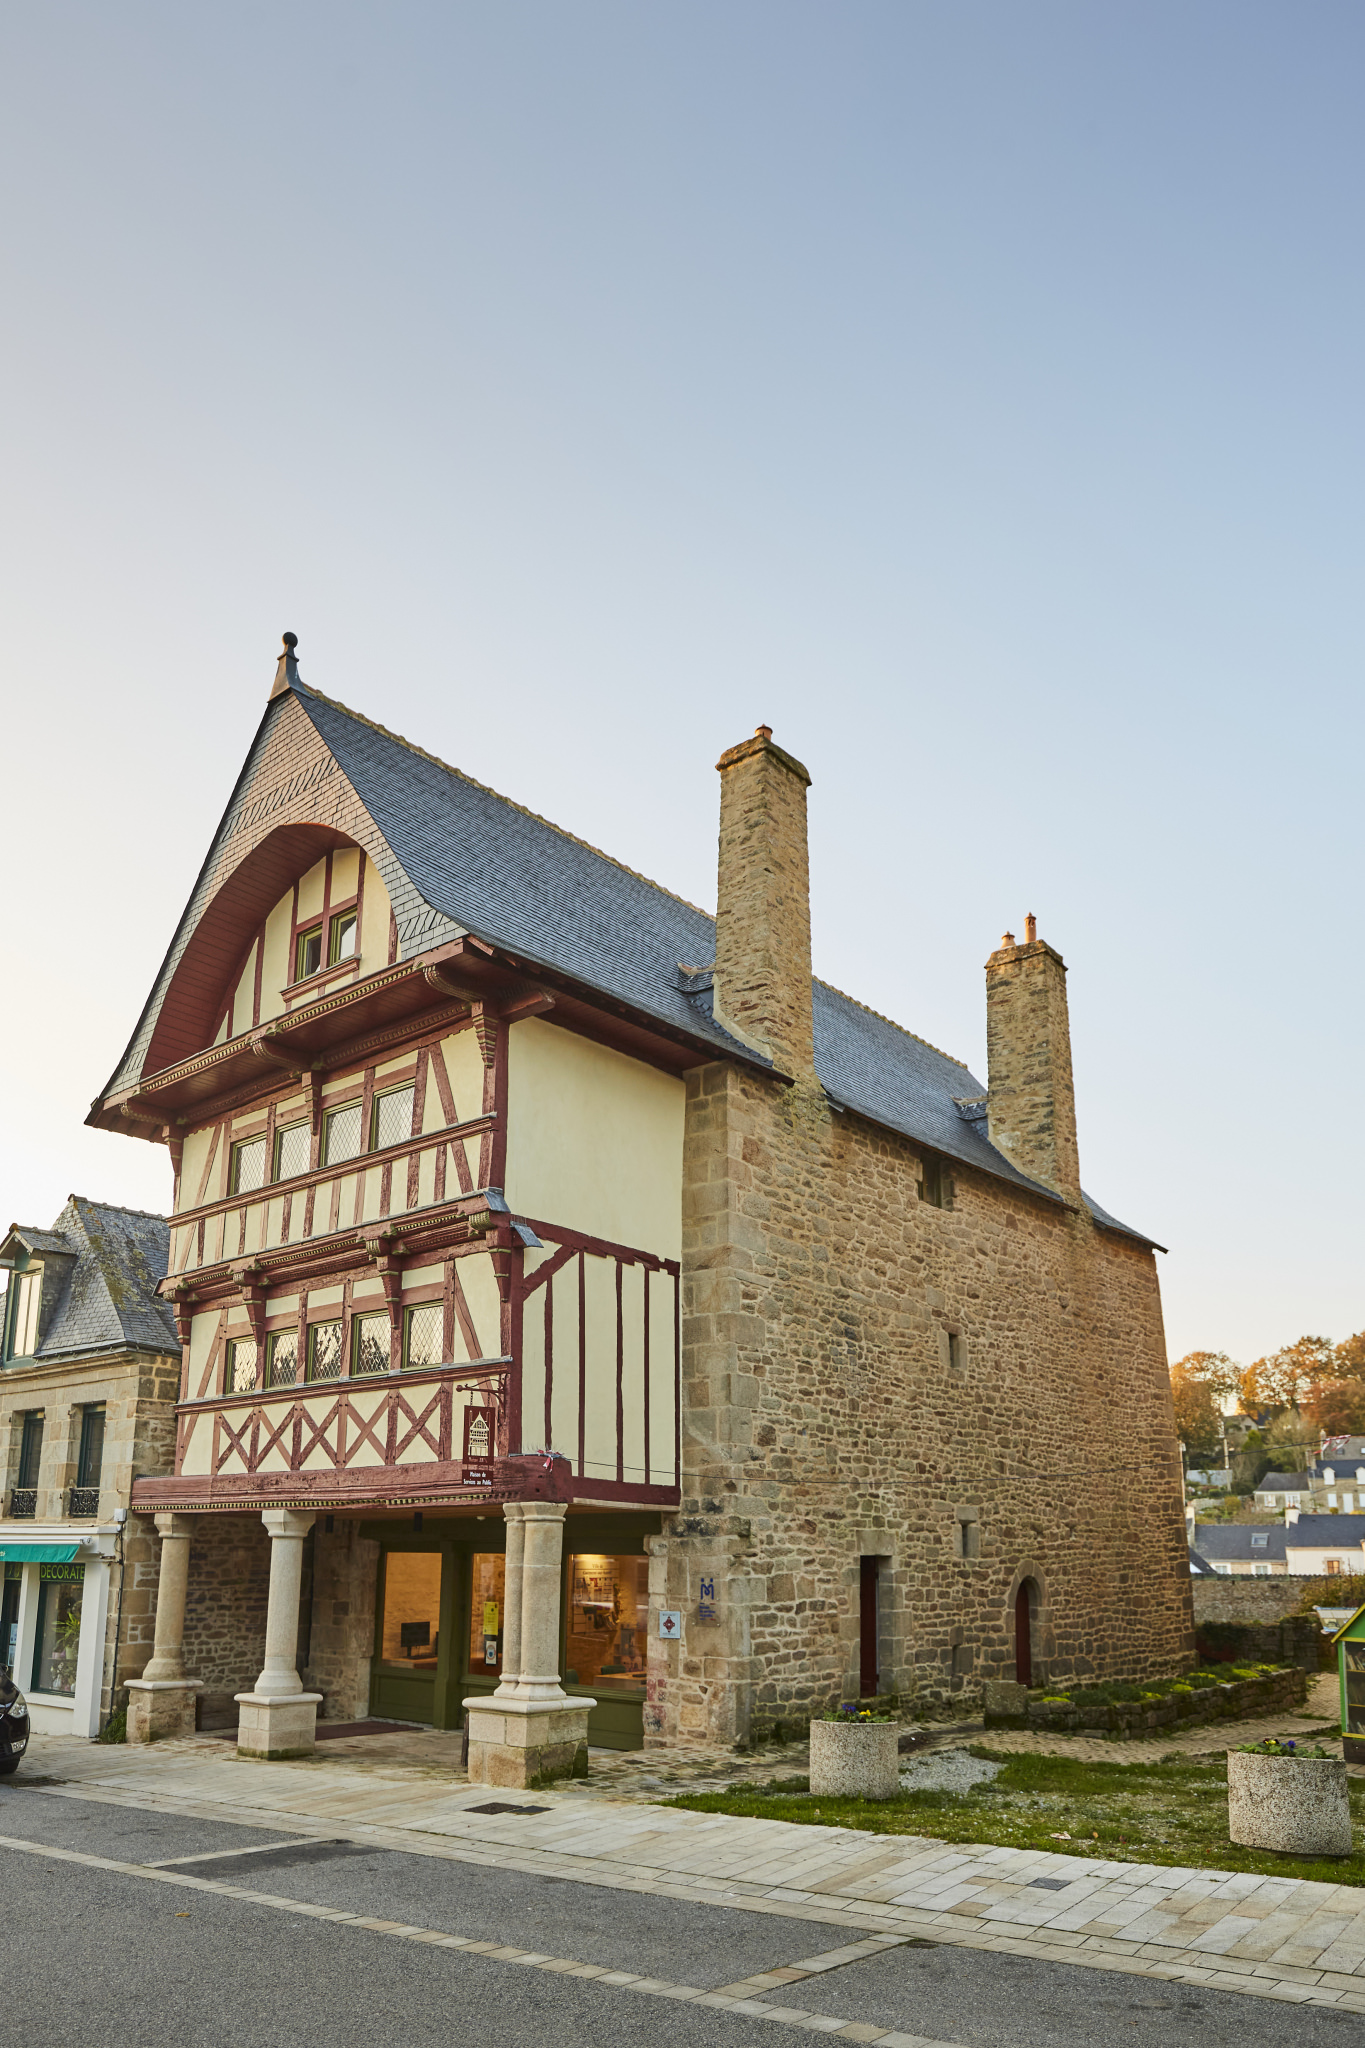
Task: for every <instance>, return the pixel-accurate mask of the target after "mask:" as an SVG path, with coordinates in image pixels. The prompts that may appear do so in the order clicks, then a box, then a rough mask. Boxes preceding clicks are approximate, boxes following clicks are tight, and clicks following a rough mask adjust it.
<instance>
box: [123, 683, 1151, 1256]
mask: <svg viewBox="0 0 1365 2048" xmlns="http://www.w3.org/2000/svg"><path fill="white" fill-rule="evenodd" d="M290 684H291V690H292V694H293V695H294V697H295V698H296V700H297V702H298V704H299V705H300V706H301V707H302V708H303V710H304V711H305V712H306V714H307V716H308V718H309V719H310V720H311V721H312V723H313V725H314V726H315V727H316V729H317V731H318V733H319V735H320V737H321V738H322V740H323V741H324V742H325V744H326V746H327V747H328V748H329V750H330V752H331V753H332V755H333V757H334V758H335V760H336V761H337V763H338V765H339V766H340V768H341V769H342V771H343V773H344V774H345V775H346V777H347V779H348V780H349V782H350V784H351V786H352V788H353V789H354V790H355V792H356V795H357V796H358V797H359V799H360V801H361V803H362V804H363V805H364V806H365V809H366V810H367V811H368V813H369V815H370V817H371V818H372V819H373V821H374V823H375V825H376V827H377V828H378V830H379V832H380V833H381V834H382V836H383V839H384V841H385V842H386V844H387V847H388V848H389V850H390V852H391V853H392V855H393V858H394V859H395V860H396V862H397V863H398V865H399V867H400V868H401V870H402V872H403V875H404V876H406V878H407V880H408V882H409V883H410V884H411V886H412V887H413V889H415V890H416V892H417V894H418V896H419V897H420V899H421V901H422V902H424V903H425V904H426V905H427V906H429V914H428V915H427V916H426V918H425V919H424V920H423V923H422V927H421V936H420V938H419V939H418V941H417V943H416V944H415V945H414V944H412V943H411V942H410V941H408V940H405V942H404V947H403V950H404V952H405V954H406V953H408V952H411V951H424V950H426V948H427V947H429V946H431V945H433V944H436V943H438V942H439V941H440V939H442V938H444V937H446V936H449V935H451V934H452V933H457V932H467V933H470V934H472V935H473V936H474V937H476V938H479V939H482V940H484V941H485V942H486V943H488V944H490V945H493V946H496V947H498V948H499V949H501V950H502V951H504V952H507V953H511V954H513V955H515V956H516V957H517V958H518V959H521V960H524V961H526V962H527V963H528V964H529V965H531V966H539V967H542V968H547V969H554V970H556V971H558V972H560V973H562V974H565V975H568V976H571V977H572V978H573V979H574V980H575V981H577V982H579V983H580V984H583V985H585V986H586V987H588V988H590V989H592V990H595V991H597V992H598V993H600V994H602V995H605V996H608V997H612V998H615V999H616V1000H617V1001H619V1002H623V1003H626V1004H629V1005H630V1006H631V1007H632V1008H633V1009H635V1010H637V1011H639V1012H641V1013H643V1014H644V1015H645V1016H647V1017H654V1018H657V1019H659V1020H660V1021H661V1022H663V1023H665V1024H668V1025H671V1026H673V1027H674V1028H675V1029H678V1030H681V1031H684V1032H687V1033H688V1034H690V1036H691V1037H692V1038H693V1039H695V1040H699V1041H701V1043H703V1044H711V1045H714V1046H715V1047H716V1049H717V1051H719V1052H724V1053H729V1054H731V1055H732V1056H734V1055H738V1056H739V1057H742V1058H744V1059H746V1060H749V1061H753V1060H755V1059H756V1058H757V1059H758V1060H759V1064H762V1065H767V1064H768V1062H767V1061H764V1060H762V1059H761V1058H760V1056H757V1055H755V1054H754V1053H753V1052H752V1051H751V1050H750V1049H749V1048H747V1047H743V1046H741V1045H740V1044H739V1043H738V1042H737V1041H736V1040H735V1039H734V1038H733V1037H732V1036H731V1035H730V1034H729V1033H728V1032H727V1031H726V1030H725V1029H724V1028H723V1027H722V1026H721V1025H719V1024H718V1023H717V1022H716V1020H715V1017H714V1016H713V1014H712V1006H711V993H710V974H709V969H710V967H711V964H712V962H713V961H714V959H715V921H714V919H712V918H710V917H708V916H707V915H706V913H705V911H702V910H699V909H697V907H696V906H695V905H694V904H691V903H687V902H684V901H683V899H682V898H681V897H679V896H675V895H673V894H672V893H671V892H670V891H669V890H667V889H663V888H660V887H659V885H658V884H657V883H654V882H650V881H647V880H646V879H645V877H644V876H643V875H638V874H636V873H635V872H634V871H633V870H632V869H630V868H627V867H625V866H623V865H622V863H621V862H619V861H616V860H613V859H612V858H611V857H610V856H609V855H607V854H604V853H601V852H599V851H598V850H597V849H596V848H595V847H592V846H589V845H587V844H586V842H585V841H583V840H581V839H578V838H575V837H574V835H573V834H572V833H569V832H565V831H562V830H561V829H560V828H559V827H558V826H556V825H552V824H551V823H550V822H549V821H548V820H547V819H545V818H541V817H538V816H537V815H536V814H535V813H534V812H533V811H528V810H526V809H524V808H523V807H522V806H521V805H520V804H516V803H512V802H511V801H509V799H508V798H506V797H503V796H499V795H498V794H497V792H496V791H495V790H491V789H488V788H486V787H485V786H484V785H483V784H482V783H479V782H475V781H474V780H473V778H472V777H471V776H468V775H465V774H463V773H462V772H461V771H460V770H459V769H457V768H451V767H449V766H447V765H446V763H444V762H442V761H438V760H437V759H436V758H435V757H434V756H433V755H431V754H428V753H425V752H424V751H423V750H422V749H421V748H420V747H416V746H414V745H413V744H412V743H411V742H410V741H408V740H404V739H401V738H400V737H399V736H398V735H397V734H394V733H391V732H388V731H386V730H385V728H384V727H383V726H380V725H376V724H375V723H374V722H373V721H372V720H370V719H367V718H364V717H362V716H361V715H360V714H359V713H357V712H354V711H351V710H349V709H348V708H347V707H346V706H345V705H344V704H338V703H337V702H336V701H335V700H334V699H332V698H330V697H327V696H324V695H323V694H322V692H321V691H318V690H314V689H311V688H310V687H309V686H308V685H307V684H305V683H304V682H303V681H302V680H301V679H297V677H296V672H295V673H294V674H293V675H291V678H290ZM275 701H276V703H278V702H280V701H283V700H282V699H277V700H275ZM270 709H271V711H272V712H273V711H274V709H275V704H272V706H271V707H270ZM268 719H269V713H268V714H267V723H268ZM265 729H266V728H265V727H263V728H262V732H264V731H265ZM259 737H260V736H259V735H258V740H259ZM391 893H392V892H391ZM412 929H414V930H415V929H417V927H415V926H414V927H413V928H412ZM174 952H175V946H174V945H173V947H172V955H173V954H174ZM170 958H171V956H170V955H168V961H169V959H170ZM687 970H693V971H692V972H688V971H687ZM813 1007H814V1028H815V1064H816V1071H817V1073H818V1075H819V1077H820V1080H821V1081H822V1082H823V1083H824V1085H825V1088H826V1089H827V1090H828V1092H829V1095H830V1096H831V1098H832V1100H833V1101H834V1103H835V1104H836V1106H838V1107H842V1108H845V1109H849V1110H855V1111H857V1112H858V1113H859V1114H860V1115H862V1116H865V1117H868V1118H870V1119H871V1120H872V1121H873V1122H875V1123H879V1124H883V1125H885V1126H887V1127H888V1128H890V1129H891V1130H895V1131H900V1132H902V1133H903V1134H904V1135H905V1136H907V1137H909V1138H912V1139H914V1140H915V1141H916V1142H918V1143H920V1144H923V1145H925V1146H927V1147H929V1148H931V1149H932V1150H934V1151H937V1152H940V1153H943V1154H945V1155H946V1156H947V1157H949V1158H950V1159H957V1160H960V1161H962V1163H963V1164H964V1165H968V1166H974V1167H976V1168H978V1169H979V1170H980V1171H981V1172H984V1173H988V1174H991V1175H993V1176H994V1177H995V1178H996V1179H998V1180H1004V1181H1009V1182H1012V1183H1014V1184H1015V1185H1017V1186H1019V1187H1026V1188H1028V1189H1030V1190H1031V1191H1032V1192H1034V1193H1035V1194H1039V1195H1042V1196H1043V1197H1044V1198H1045V1199H1047V1200H1049V1201H1054V1202H1055V1201H1057V1200H1058V1197H1057V1196H1056V1195H1055V1194H1054V1193H1053V1192H1052V1190H1051V1189H1049V1188H1045V1187H1042V1186H1040V1185H1039V1183H1037V1182H1036V1181H1032V1180H1030V1179H1028V1178H1027V1176H1025V1175H1024V1174H1021V1173H1020V1172H1019V1171H1018V1169H1017V1168H1016V1167H1014V1166H1013V1165H1012V1164H1011V1163H1010V1161H1009V1160H1008V1159H1006V1158H1005V1157H1004V1155H1003V1154H1002V1153H1000V1152H998V1151H997V1150H996V1148H995V1147H994V1146H993V1145H992V1144H991V1143H990V1141H989V1139H988V1137H987V1135H986V1125H985V1119H984V1111H982V1110H980V1109H979V1108H978V1109H977V1110H976V1111H973V1110H972V1109H971V1107H970V1106H969V1107H967V1108H966V1109H964V1110H959V1108H958V1101H959V1100H963V1101H965V1102H967V1103H968V1104H970V1099H971V1098H972V1097H980V1096H983V1095H984V1093H985V1089H984V1087H983V1085H982V1083H981V1082H980V1081H978V1080H977V1079H976V1078H975V1076H974V1075H973V1074H972V1073H971V1072H970V1070H969V1069H968V1068H967V1067H965V1066H963V1065H962V1064H961V1062H960V1061H957V1060H954V1059H952V1058H950V1057H949V1055H948V1054H946V1053H942V1052H939V1051H938V1050H937V1049H936V1048H935V1047H934V1046H931V1045H929V1044H927V1043H926V1041H925V1040H924V1039H922V1038H916V1037H915V1036H914V1035H913V1033H911V1032H909V1031H905V1030H903V1029H901V1027H900V1026H899V1025H896V1024H893V1023H892V1022H891V1021H890V1019H889V1018H886V1017H882V1016H879V1015H878V1014H877V1013H876V1012H875V1011H873V1010H869V1009H865V1008H864V1007H863V1005H862V1004H860V1003H857V1002H855V1001H854V1000H853V999H852V997H850V996H846V995H843V994H841V993H840V991H839V990H837V989H834V988H831V987H829V986H828V984H826V983H824V982H821V981H816V982H815V984H814V1005H813ZM139 1028H140V1034H141V1036H142V1040H143V1044H144V1047H145V1042H146V1040H147V1038H148V1036H149V1034H150V1012H149V1013H148V1014H147V1015H146V1016H145V1017H144V1023H143V1026H140V1027H139ZM137 1043H138V1039H137V1036H136V1035H135V1040H134V1046H133V1047H130V1048H129V1054H128V1055H125V1059H124V1062H123V1064H122V1066H121V1068H120V1070H119V1073H118V1084H119V1085H125V1084H126V1083H127V1082H128V1081H130V1080H131V1079H133V1078H134V1077H135V1070H136V1067H137V1056H136V1053H135V1047H136V1046H137ZM1085 1199H1086V1201H1087V1202H1088V1203H1089V1207H1090V1211H1091V1214H1092V1215H1093V1216H1094V1217H1095V1220H1096V1221H1097V1222H1098V1223H1100V1224H1102V1225H1104V1226H1105V1228H1107V1229H1111V1230H1116V1231H1120V1232H1122V1233H1123V1234H1124V1235H1126V1236H1129V1237H1132V1238H1135V1239H1137V1241H1138V1242H1139V1243H1142V1244H1145V1245H1151V1244H1153V1243H1154V1242H1155V1240H1153V1239H1152V1238H1150V1237H1148V1236H1146V1235H1145V1234H1144V1233H1143V1232H1141V1231H1137V1230H1132V1229H1130V1228H1129V1226H1128V1225H1126V1224H1124V1223H1120V1222H1119V1221H1118V1219H1117V1218H1116V1217H1114V1216H1112V1215H1110V1213H1109V1212H1108V1211H1107V1210H1105V1209H1102V1208H1101V1207H1100V1205H1099V1204H1098V1203H1097V1202H1094V1201H1092V1200H1091V1199H1090V1197H1089V1196H1086V1198H1085ZM1159 1248H1160V1247H1158V1249H1159Z"/></svg>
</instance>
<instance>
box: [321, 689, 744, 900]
mask: <svg viewBox="0 0 1365 2048" xmlns="http://www.w3.org/2000/svg"><path fill="white" fill-rule="evenodd" d="M299 687H300V688H301V689H302V690H303V692H304V694H305V695H306V696H310V697H317V698H318V699H319V700H320V701H321V702H322V703H323V704H330V705H331V707H332V709H333V711H341V712H344V713H345V715H346V717H347V718H353V719H354V720H355V722H356V724H357V725H365V726H368V727H369V729H370V731H371V732H377V733H382V734H383V736H384V738H385V739H386V740H392V741H393V742H394V744H395V745H396V746H400V747H406V748H407V750H408V752H409V753H410V754H416V755H417V757H418V759H419V760H421V761H430V763H431V765H432V766H433V768H441V769H443V770H444V771H445V773H446V774H447V775H456V776H458V777H459V779H460V781H461V782H467V783H468V784H469V786H470V788H471V789H481V790H482V791H483V793H484V795H485V796H494V797H496V798H497V800H498V802H499V803H500V804H506V805H507V807H508V809H509V810H513V811H520V812H521V815H522V817H523V818H532V819H534V821H535V822H536V824H537V825H544V826H545V827H546V829H547V830H548V831H551V832H557V833H558V834H559V836H560V838H561V839H568V840H570V841H571V842H572V844H573V845H575V846H581V847H582V848H583V849H584V851H585V852H586V853H593V854H596V856H597V858H598V859H599V860H605V861H609V862H610V864H611V865H612V867H614V868H619V869H620V870H621V873H622V874H623V875H630V876H631V877H632V879H633V880H634V881H637V882H643V883H644V885H645V887H646V888H647V889H657V890H658V892H659V894H660V895H661V896H668V897H671V898H672V900H673V902H674V903H681V904H682V906H683V909H684V910H693V911H695V912H696V914H697V916H698V917H704V918H705V919H706V920H707V922H708V923H710V924H714V923H715V918H714V916H713V915H712V913H711V912H710V911H709V910H703V909H702V908H701V905H700V904H698V903H689V902H688V900H687V898H686V896H680V895H679V894H678V892H677V890H676V889H670V888H667V887H666V886H665V884H664V883H663V882H656V881H654V880H653V879H652V878H651V877H650V876H649V875H642V874H641V873H640V870H639V869H638V868H632V867H628V866H627V865H626V863H625V861H623V860H618V859H617V858H616V855H615V854H614V853H604V852H603V850H602V848H601V847H600V846H594V845H593V843H592V841H591V840H590V839H580V838H579V836H578V834H577V833H576V832H570V831H569V830H568V828H567V827H566V826H564V825H556V823H555V821H554V819H553V818H546V817H542V815H541V813H540V812H539V811H533V810H532V809H531V808H530V806H529V805H528V804H519V803H518V802H517V800H516V798H515V797H511V796H504V795H503V793H502V791H501V790H500V789H494V788H493V785H492V784H491V783H489V782H480V781H479V779H478V777H477V776H476V775H469V774H467V773H466V771H465V770H464V769H463V768H452V767H451V765H450V763H449V761H443V760H442V759H441V757H440V755H439V754H432V753H429V752H428V751H427V749H426V748H425V747H419V746H418V745H417V743H416V741H415V740H408V739H404V737H403V735H402V733H401V732H391V731H390V730H389V728H388V726H387V725H381V724H380V723H379V720H378V719H377V718H367V717H366V716H365V714H364V712H363V711H353V710H352V709H351V707H350V705H349V704H343V703H342V702H341V700H340V699H339V698H337V697H329V696H328V695H327V693H326V691H325V690H318V689H314V687H313V685H312V684H311V683H305V682H303V681H302V679H301V678H300V683H299Z"/></svg>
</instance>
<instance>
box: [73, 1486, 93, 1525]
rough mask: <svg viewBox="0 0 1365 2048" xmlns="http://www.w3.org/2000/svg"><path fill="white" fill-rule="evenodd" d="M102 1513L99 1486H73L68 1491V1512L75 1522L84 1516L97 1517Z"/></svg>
mask: <svg viewBox="0 0 1365 2048" xmlns="http://www.w3.org/2000/svg"><path fill="white" fill-rule="evenodd" d="M99 1511H100V1490H99V1488H98V1486H72V1487H70V1488H68V1490H67V1504H66V1512H67V1513H68V1514H69V1515H70V1516H72V1517H73V1519H75V1520H79V1519H80V1518H81V1517H82V1516H86V1515H89V1516H93V1515H97V1514H98V1513H99Z"/></svg>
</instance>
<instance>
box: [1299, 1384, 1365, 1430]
mask: <svg viewBox="0 0 1365 2048" xmlns="http://www.w3.org/2000/svg"><path fill="white" fill-rule="evenodd" d="M1303 1412H1304V1414H1305V1416H1306V1417H1307V1418H1308V1420H1309V1421H1310V1422H1311V1423H1312V1424H1313V1426H1314V1428H1315V1429H1318V1430H1320V1431H1321V1432H1322V1434H1323V1435H1324V1436H1365V1378H1362V1379H1357V1378H1354V1377H1352V1378H1350V1379H1330V1380H1315V1381H1314V1382H1313V1384H1312V1386H1311V1387H1309V1389H1308V1391H1307V1393H1306V1394H1305V1396H1304V1402H1303Z"/></svg>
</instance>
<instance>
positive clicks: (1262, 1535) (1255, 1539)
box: [1251, 1529, 1270, 1550]
mask: <svg viewBox="0 0 1365 2048" xmlns="http://www.w3.org/2000/svg"><path fill="white" fill-rule="evenodd" d="M1251 1547H1252V1549H1253V1550H1268V1549H1269V1548H1270V1537H1269V1535H1268V1534H1267V1533H1266V1531H1265V1530H1264V1529H1253V1530H1252V1532H1251Z"/></svg>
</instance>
